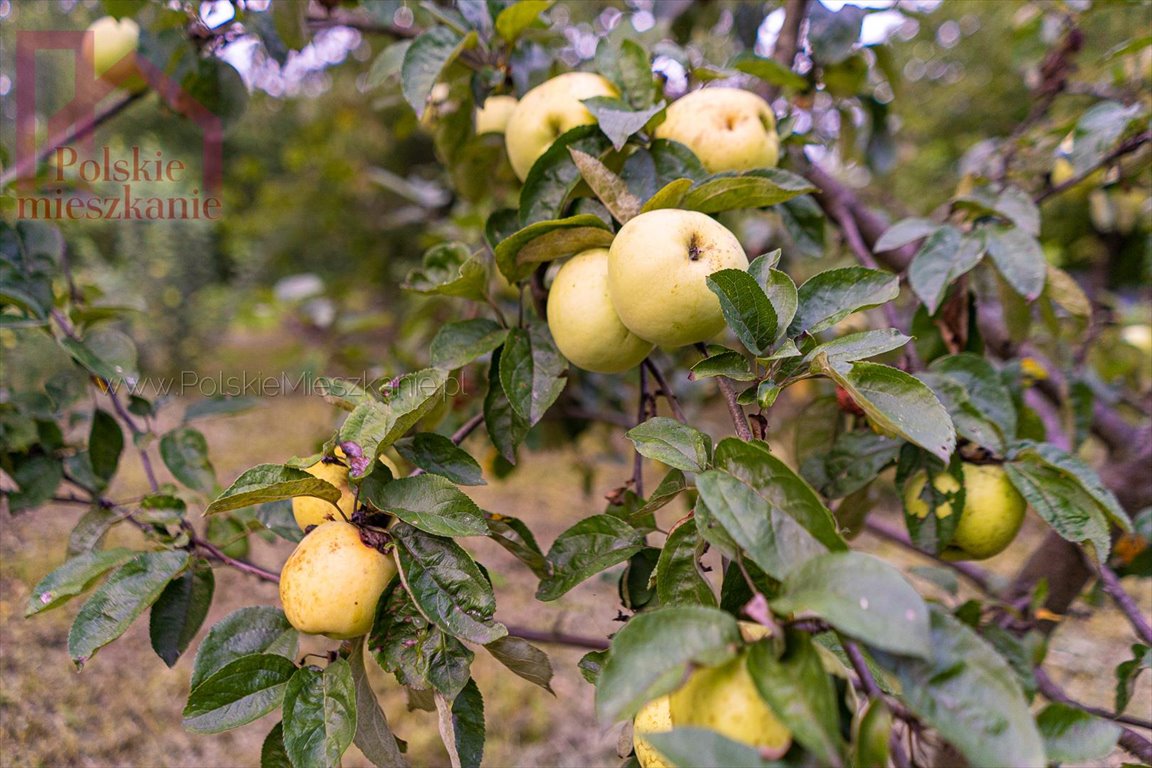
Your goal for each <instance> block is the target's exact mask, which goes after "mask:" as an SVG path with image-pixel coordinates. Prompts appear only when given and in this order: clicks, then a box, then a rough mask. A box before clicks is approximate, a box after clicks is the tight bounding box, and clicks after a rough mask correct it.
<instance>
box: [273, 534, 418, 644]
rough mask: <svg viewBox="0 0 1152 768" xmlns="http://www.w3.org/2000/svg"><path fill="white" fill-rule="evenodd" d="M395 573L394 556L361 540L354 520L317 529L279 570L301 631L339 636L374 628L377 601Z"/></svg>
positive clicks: (283, 598)
mask: <svg viewBox="0 0 1152 768" xmlns="http://www.w3.org/2000/svg"><path fill="white" fill-rule="evenodd" d="M395 576H396V565H395V563H393V561H392V558H391V557H388V556H387V555H385V554H383V553H381V552H380V551H378V550H377V549H375V548H373V547H370V546H368V545H367V544H365V543H364V542H363V541H361V539H360V529H358V528H357V527H356V526H354V525H352V524H351V523H345V522H340V521H333V522H328V523H324V524H323V525H321V526H320V527H318V528H315V529H314V530H313V531H312V532H311V533H309V534H308V535H307V536H305V537H304V539H303V540H302V541H301V542H300V543H299V544H298V545H297V546H296V550H295V551H294V552H293V553H292V555H291V556H290V557H289V558H288V562H286V563H284V569H283V570H282V571H281V572H280V602H281V603H282V604H283V605H284V615H285V616H287V617H288V621H289V623H290V624H292V626H293V627H295V628H296V629H297V630H299V631H301V632H305V633H308V634H312V635H328V636H329V637H331V638H335V639H338V640H343V639H347V638H349V637H358V636H359V635H364V634H367V633H368V631H369V630H370V629H372V620H373V618H374V617H375V615H376V603H377V602H379V600H380V595H382V594H383V593H384V588H385V587H387V586H388V583H389V582H391V581H392V579H393V577H395Z"/></svg>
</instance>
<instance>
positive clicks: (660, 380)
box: [641, 357, 688, 424]
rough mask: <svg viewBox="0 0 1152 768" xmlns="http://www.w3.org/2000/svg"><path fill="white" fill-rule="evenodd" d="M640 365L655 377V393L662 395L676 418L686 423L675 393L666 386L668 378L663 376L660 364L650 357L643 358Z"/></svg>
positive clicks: (686, 419) (686, 420)
mask: <svg viewBox="0 0 1152 768" xmlns="http://www.w3.org/2000/svg"><path fill="white" fill-rule="evenodd" d="M641 365H642V366H644V367H646V368H647V369H648V372H649V373H651V374H652V378H654V379H656V384H657V385H659V387H660V389H659V390H658V391H657V392H656V394H658V395H660V396H662V397H663V398H664V400H665V401H666V402H667V403H668V407H669V408H671V409H672V415H673V416H675V417H676V420H677V421H679V422H682V423H684V424H687V423H688V418H687V417H686V416H685V415H684V409H683V408H681V407H680V401H679V400H678V399H677V398H676V393H675V392H673V391H672V387H670V386H668V379H666V378H665V377H664V372H663V371H661V370H660V366H658V365H656V362H655V361H654V360H653V359H652V358H651V357H646V358H644V362H643V363H641Z"/></svg>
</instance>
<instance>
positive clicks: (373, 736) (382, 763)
mask: <svg viewBox="0 0 1152 768" xmlns="http://www.w3.org/2000/svg"><path fill="white" fill-rule="evenodd" d="M367 650H368V649H367V648H366V647H365V646H362V645H359V644H357V646H356V647H355V648H353V649H352V653H351V654H349V656H348V665H349V668H350V669H351V671H352V685H353V687H354V688H355V689H356V734H355V735H354V736H353V737H352V741H353V743H354V744H355V745H356V746H357V747H358V748H359V749H360V751H361V752H362V753H364V757H366V758H368V759H369V760H370V761H371V762H372V765H374V766H376V768H407V765H408V761H407V760H405V759H404V755H402V754H401V753H400V747H399V745H398V744H397V743H396V737H395V736H393V735H392V729H391V728H389V727H388V718H387V717H385V715H384V710H383V709H381V708H380V702H379V700H377V698H376V693H375V691H373V690H372V684H371V683H370V682H369V680H368V670H367V668H365V666H364V654H365V653H366V652H367ZM261 768H263V767H261Z"/></svg>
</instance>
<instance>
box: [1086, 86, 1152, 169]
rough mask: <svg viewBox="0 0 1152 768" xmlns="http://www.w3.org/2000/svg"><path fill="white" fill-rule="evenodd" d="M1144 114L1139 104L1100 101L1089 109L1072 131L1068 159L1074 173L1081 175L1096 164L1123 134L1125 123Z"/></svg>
mask: <svg viewBox="0 0 1152 768" xmlns="http://www.w3.org/2000/svg"><path fill="white" fill-rule="evenodd" d="M1143 112H1144V109H1143V107H1142V106H1141V105H1140V104H1132V105H1130V106H1124V105H1123V104H1120V103H1119V102H1116V101H1102V102H1100V103H1098V104H1094V105H1092V106H1091V107H1089V108H1088V109H1087V110H1086V111H1085V112H1084V113H1083V114H1082V115H1080V119H1079V120H1077V121H1076V128H1075V129H1074V130H1073V132H1072V136H1073V143H1072V153H1071V156H1070V157H1069V160H1070V161H1071V162H1072V167H1073V168H1075V169H1076V173H1084V172H1085V171H1087V170H1088V169H1090V168H1093V167H1095V166H1096V165H1099V163H1100V161H1101V160H1103V159H1104V156H1105V155H1106V154H1107V153H1108V152H1110V151H1111V150H1112V145H1113V144H1115V143H1116V141H1117V140H1118V139H1119V138H1120V137H1121V136H1123V135H1124V131H1125V130H1126V129H1127V127H1128V124H1129V123H1131V122H1132V121H1133V120H1135V119H1136V118H1137V117H1140V116H1141V114H1142V113H1143Z"/></svg>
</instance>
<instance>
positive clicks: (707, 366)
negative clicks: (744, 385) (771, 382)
mask: <svg viewBox="0 0 1152 768" xmlns="http://www.w3.org/2000/svg"><path fill="white" fill-rule="evenodd" d="M713 376H725V377H727V378H729V379H732V380H733V381H752V380H753V379H755V378H756V375H755V374H754V373H752V364H751V363H749V362H748V358H746V357H744V355H742V354H740V353H739V352H737V351H736V350H733V349H723V348H722V349H721V351H719V352H716V353H714V354H711V355H709V356H708V357H706V358H704V359H703V360H701V361H700V362H698V363H696V364H695V365H694V366H692V378H693V379H694V380H695V379H708V378H712V377H713Z"/></svg>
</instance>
